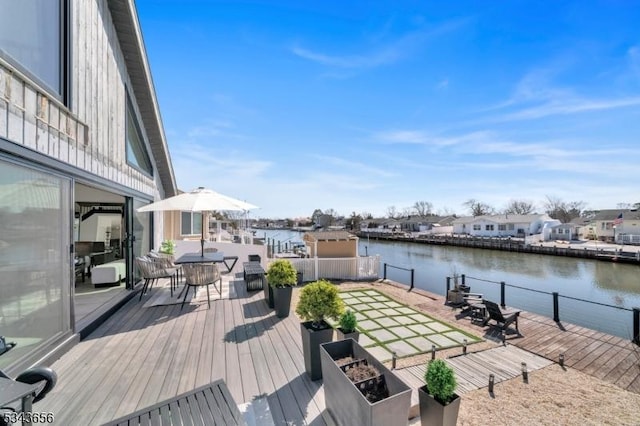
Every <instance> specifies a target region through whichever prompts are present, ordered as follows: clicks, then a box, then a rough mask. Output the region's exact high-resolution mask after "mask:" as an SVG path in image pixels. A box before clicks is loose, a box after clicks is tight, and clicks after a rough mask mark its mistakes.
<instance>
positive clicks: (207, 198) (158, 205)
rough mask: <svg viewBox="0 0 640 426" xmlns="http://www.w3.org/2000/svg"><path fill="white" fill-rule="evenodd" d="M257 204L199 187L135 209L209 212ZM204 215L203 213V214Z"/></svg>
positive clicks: (202, 253)
mask: <svg viewBox="0 0 640 426" xmlns="http://www.w3.org/2000/svg"><path fill="white" fill-rule="evenodd" d="M257 208H258V206H254V205H253V204H250V203H246V202H244V201H240V200H237V199H235V198H232V197H229V196H227V195H222V194H220V193H218V192H215V191H212V190H210V189H206V188H203V187H199V188H197V189H194V190H193V191H191V192H184V193H182V194H178V195H176V196H173V197H170V198H165V199H164V200H160V201H157V202H155V203H151V204H148V205H146V206H144V207H140V208H139V209H138V210H137V211H138V212H140V213H142V212H151V211H189V212H205V213H206V212H210V211H214V210H216V211H245V212H246V211H248V210H252V209H257ZM203 216H204V215H203ZM204 219H205V218H204V217H203V220H202V237H201V239H200V247H201V255H202V256H204V223H205V222H204Z"/></svg>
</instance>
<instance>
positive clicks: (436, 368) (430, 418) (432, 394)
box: [418, 359, 460, 426]
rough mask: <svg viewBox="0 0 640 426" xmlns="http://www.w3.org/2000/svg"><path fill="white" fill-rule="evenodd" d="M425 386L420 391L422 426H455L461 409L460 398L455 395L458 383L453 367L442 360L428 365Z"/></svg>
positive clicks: (436, 360)
mask: <svg viewBox="0 0 640 426" xmlns="http://www.w3.org/2000/svg"><path fill="white" fill-rule="evenodd" d="M424 380H425V383H426V384H425V385H424V386H422V387H421V388H419V389H418V397H419V400H420V424H422V426H426V425H443V426H444V425H447V426H455V424H456V422H457V420H458V410H459V409H460V397H459V396H458V395H457V394H456V393H455V390H456V386H457V382H456V376H455V373H454V371H453V369H452V368H451V367H449V366H448V365H447V363H446V362H444V360H442V359H434V360H432V361H429V363H428V364H427V370H426V371H425V373H424Z"/></svg>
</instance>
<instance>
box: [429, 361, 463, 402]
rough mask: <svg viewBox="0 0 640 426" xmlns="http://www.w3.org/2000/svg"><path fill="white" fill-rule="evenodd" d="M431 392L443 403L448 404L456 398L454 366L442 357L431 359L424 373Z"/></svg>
mask: <svg viewBox="0 0 640 426" xmlns="http://www.w3.org/2000/svg"><path fill="white" fill-rule="evenodd" d="M424 380H425V382H426V384H427V389H428V390H429V394H430V395H433V397H434V398H435V399H436V400H438V401H439V402H440V403H442V404H448V403H449V402H451V400H453V399H454V395H455V391H456V386H457V385H458V384H457V382H456V376H455V373H454V371H453V368H451V367H449V366H448V365H447V363H446V362H444V360H442V359H434V360H432V361H429V364H428V365H427V371H425V373H424Z"/></svg>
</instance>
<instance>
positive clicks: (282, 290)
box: [267, 259, 298, 318]
mask: <svg viewBox="0 0 640 426" xmlns="http://www.w3.org/2000/svg"><path fill="white" fill-rule="evenodd" d="M267 282H268V283H269V287H271V288H272V289H273V305H274V307H275V310H276V316H277V317H278V318H285V317H288V316H289V311H290V309H291V293H292V291H293V289H292V287H293V286H294V285H296V284H297V282H298V276H297V274H296V268H294V267H293V264H292V263H291V261H290V260H287V259H277V260H275V261H273V262H271V264H270V265H269V269H267Z"/></svg>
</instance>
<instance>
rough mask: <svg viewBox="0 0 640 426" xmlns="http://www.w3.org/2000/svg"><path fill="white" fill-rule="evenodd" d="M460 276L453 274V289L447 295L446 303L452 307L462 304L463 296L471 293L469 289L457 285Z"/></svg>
mask: <svg viewBox="0 0 640 426" xmlns="http://www.w3.org/2000/svg"><path fill="white" fill-rule="evenodd" d="M459 279H460V275H458V273H457V272H455V271H454V272H453V288H452V289H451V290H449V292H448V293H447V301H448V302H449V303H450V304H451V305H454V306H459V305H462V304H464V295H465V293H469V292H470V291H471V287H468V286H466V285H464V284H460V283H459Z"/></svg>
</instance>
